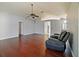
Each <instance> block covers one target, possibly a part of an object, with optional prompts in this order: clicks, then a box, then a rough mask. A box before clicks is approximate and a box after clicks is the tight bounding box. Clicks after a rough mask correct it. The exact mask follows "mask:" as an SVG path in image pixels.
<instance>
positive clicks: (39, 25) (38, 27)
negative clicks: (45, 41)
mask: <svg viewBox="0 0 79 59" xmlns="http://www.w3.org/2000/svg"><path fill="white" fill-rule="evenodd" d="M33 30H34V32H35V33H39V34H44V22H43V21H37V22H36V23H34V27H33Z"/></svg>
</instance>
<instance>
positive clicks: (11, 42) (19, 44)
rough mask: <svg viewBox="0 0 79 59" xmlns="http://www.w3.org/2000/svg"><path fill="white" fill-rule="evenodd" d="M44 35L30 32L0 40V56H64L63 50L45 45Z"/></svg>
mask: <svg viewBox="0 0 79 59" xmlns="http://www.w3.org/2000/svg"><path fill="white" fill-rule="evenodd" d="M45 40H46V38H45V35H40V34H30V35H25V36H21V37H16V38H10V39H5V40H0V56H1V57H45V56H46V57H50V56H52V57H64V52H58V51H54V50H49V49H47V48H46V47H45Z"/></svg>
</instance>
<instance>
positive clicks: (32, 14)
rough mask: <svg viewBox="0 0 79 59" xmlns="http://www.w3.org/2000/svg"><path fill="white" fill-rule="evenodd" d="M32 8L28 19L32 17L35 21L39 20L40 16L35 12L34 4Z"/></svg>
mask: <svg viewBox="0 0 79 59" xmlns="http://www.w3.org/2000/svg"><path fill="white" fill-rule="evenodd" d="M31 7H32V10H31V13H30V14H29V15H28V16H27V17H32V18H33V19H35V18H39V16H38V15H36V14H35V13H34V12H33V7H34V5H33V4H31Z"/></svg>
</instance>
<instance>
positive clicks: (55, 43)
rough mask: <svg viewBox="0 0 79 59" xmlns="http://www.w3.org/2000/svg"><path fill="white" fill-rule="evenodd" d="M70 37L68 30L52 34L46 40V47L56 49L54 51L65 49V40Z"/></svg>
mask: <svg viewBox="0 0 79 59" xmlns="http://www.w3.org/2000/svg"><path fill="white" fill-rule="evenodd" d="M69 38H70V32H67V31H62V32H61V34H59V35H58V37H57V36H55V35H52V36H50V38H48V40H47V41H46V48H48V49H52V50H56V51H65V49H66V41H67V40H68V39H69Z"/></svg>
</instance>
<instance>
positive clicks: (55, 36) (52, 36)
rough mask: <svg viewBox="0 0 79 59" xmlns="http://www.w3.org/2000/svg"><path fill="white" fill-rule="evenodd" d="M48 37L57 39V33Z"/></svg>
mask: <svg viewBox="0 0 79 59" xmlns="http://www.w3.org/2000/svg"><path fill="white" fill-rule="evenodd" d="M50 38H56V39H58V38H59V35H51V36H50Z"/></svg>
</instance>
